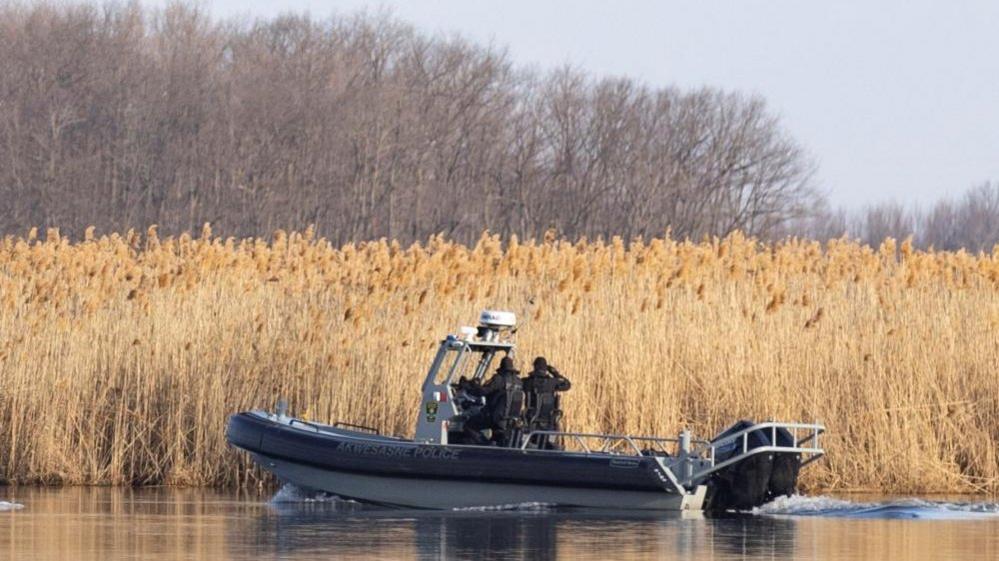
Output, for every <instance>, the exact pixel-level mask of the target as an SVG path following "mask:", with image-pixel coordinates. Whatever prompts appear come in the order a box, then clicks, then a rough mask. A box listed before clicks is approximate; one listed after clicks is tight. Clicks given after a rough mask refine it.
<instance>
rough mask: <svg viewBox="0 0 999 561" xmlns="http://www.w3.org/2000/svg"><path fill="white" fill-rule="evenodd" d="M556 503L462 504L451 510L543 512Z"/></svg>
mask: <svg viewBox="0 0 999 561" xmlns="http://www.w3.org/2000/svg"><path fill="white" fill-rule="evenodd" d="M553 507H554V505H552V504H549V503H533V502H532V503H514V504H505V505H490V506H460V507H455V508H452V509H451V510H455V511H460V512H492V511H500V510H513V511H524V512H543V511H546V510H551V509H552V508H553Z"/></svg>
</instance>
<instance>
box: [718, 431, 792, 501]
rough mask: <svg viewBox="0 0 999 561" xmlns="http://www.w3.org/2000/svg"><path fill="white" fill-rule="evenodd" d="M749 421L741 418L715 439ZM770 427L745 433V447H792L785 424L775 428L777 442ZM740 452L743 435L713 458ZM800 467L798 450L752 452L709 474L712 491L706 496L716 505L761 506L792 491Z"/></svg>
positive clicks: (723, 458) (724, 457) (729, 433)
mask: <svg viewBox="0 0 999 561" xmlns="http://www.w3.org/2000/svg"><path fill="white" fill-rule="evenodd" d="M753 424H754V423H753V422H752V421H748V420H742V421H739V422H737V423H735V424H734V425H732V426H731V427H729V428H728V429H726V430H725V431H724V432H722V433H721V434H719V435H718V436H716V437H715V438H714V440H713V442H717V441H719V440H721V439H723V438H725V437H726V436H729V435H731V434H735V433H737V432H740V431H742V430H745V429H747V428H749V427H751V426H753ZM772 435H773V433H772V432H771V430H770V429H760V430H756V431H753V432H751V433H749V434H748V435H747V440H746V449H747V450H752V449H753V448H759V447H761V446H771V445H776V446H787V447H794V446H795V445H796V443H795V442H794V437H793V436H792V435H791V433H790V432H789V431H788V430H787V429H784V428H778V429H777V442H773V443H772V442H771V441H770V440H771V437H772ZM741 453H742V439H736V440H734V441H732V442H729V443H727V444H725V445H724V446H721V447H718V448H717V449H716V450H715V462H716V463H720V462H724V461H726V460H728V459H731V458H734V457H735V456H737V455H739V454H741ZM800 469H801V454H793V453H787V452H782V453H770V454H755V455H752V456H749V457H748V458H746V459H744V460H742V461H741V462H736V463H735V464H733V465H731V466H729V467H728V468H726V469H723V470H721V471H719V472H718V473H716V474H715V475H713V476H712V480H711V485H710V487H711V492H710V496H709V498H708V500H709V502H710V504H711V506H712V507H713V508H716V509H726V508H735V509H745V508H753V507H756V506H760V505H762V504H764V503H766V502H768V501H770V500H772V499H774V498H775V497H779V496H782V495H787V496H790V495H792V494H794V491H795V488H796V486H797V484H798V471H799V470H800Z"/></svg>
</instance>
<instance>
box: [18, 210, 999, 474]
mask: <svg viewBox="0 0 999 561" xmlns="http://www.w3.org/2000/svg"><path fill="white" fill-rule="evenodd" d="M44 237H45V240H44V241H42V240H41V239H40V237H39V236H38V235H37V233H36V232H32V233H30V234H29V235H28V236H26V237H24V238H16V237H8V238H5V239H3V240H0V479H4V480H8V481H21V482H65V483H101V484H141V483H166V484H184V485H202V484H211V485H234V484H247V483H255V482H258V481H259V475H258V474H257V472H255V471H253V470H252V469H251V468H250V467H249V464H248V463H247V460H246V458H245V457H243V456H242V455H241V454H238V453H236V452H234V451H233V450H231V449H229V448H227V446H226V444H225V439H224V434H223V429H224V426H225V420H226V417H227V415H229V414H230V413H233V412H236V411H240V410H243V409H248V408H262V407H271V406H272V405H273V403H274V401H275V399H276V398H277V397H278V396H283V397H285V398H287V399H289V400H290V402H291V404H292V407H293V409H294V411H297V412H298V413H300V414H304V415H307V416H308V417H310V418H312V419H316V420H321V421H329V420H332V419H341V420H348V421H353V422H357V423H362V424H367V425H374V426H377V427H379V428H381V429H382V430H384V431H388V432H393V433H399V434H410V433H411V431H412V425H413V421H414V415H415V414H416V411H417V404H418V400H419V395H418V392H419V384H420V382H421V380H422V378H423V375H424V373H425V369H426V367H427V365H428V363H429V360H430V358H431V356H432V354H433V352H434V349H435V346H436V343H437V341H438V340H439V338H440V337H441V336H442V335H443V334H445V333H447V332H454V331H456V329H457V328H458V326H460V325H461V324H464V323H469V322H474V320H475V318H476V317H477V313H478V311H479V310H480V309H482V308H503V309H509V310H513V311H515V312H517V313H518V315H519V317H520V318H521V328H520V331H519V334H518V338H519V343H520V354H519V359H518V360H519V363H520V365H521V366H522V367H523V366H525V365H526V364H527V362H528V361H529V359H530V358H531V357H533V356H534V355H535V354H542V353H543V354H544V355H546V356H547V357H548V358H549V360H550V361H551V362H553V363H554V364H555V365H557V366H558V367H559V368H560V370H561V371H562V372H564V373H565V374H567V375H568V376H570V377H571V379H572V380H573V389H572V391H571V392H570V393H569V394H568V396H567V398H566V400H565V408H566V419H567V424H568V426H569V428H571V429H579V430H588V431H613V432H629V433H646V434H648V433H654V434H675V433H676V432H677V431H679V430H680V428H681V427H683V426H690V427H692V428H694V429H695V430H696V431H698V432H699V433H702V434H709V433H713V432H714V431H716V430H718V429H720V428H722V427H723V426H725V425H726V424H727V423H729V422H731V421H733V420H735V419H737V418H740V417H749V418H754V419H770V418H775V419H794V420H808V421H810V420H815V419H817V420H820V421H822V422H824V423H826V424H827V426H828V427H829V433H828V435H827V437H826V438H825V441H824V444H825V446H826V447H827V449H828V452H829V456H828V457H827V458H826V459H825V460H823V461H822V462H820V463H818V464H816V465H815V466H814V467H811V468H809V469H808V470H807V474H806V476H805V483H806V485H807V487H808V488H809V489H812V490H816V489H823V490H847V489H864V490H877V491H884V492H906V493H913V492H990V493H996V492H997V491H999V456H997V450H999V447H997V441H999V403H997V400H999V372H997V366H999V337H997V326H999V252H997V253H993V254H992V255H969V254H967V253H964V252H956V253H953V252H922V251H916V250H914V249H913V248H912V247H911V245H910V244H903V245H902V247H900V248H899V247H896V243H895V241H893V240H886V241H885V242H884V244H882V246H881V247H880V248H877V249H872V248H869V247H866V246H861V245H858V244H856V243H852V242H848V241H845V240H840V241H832V242H829V243H828V244H826V245H822V244H819V243H815V242H809V241H794V240H792V241H788V242H784V243H779V244H775V245H767V244H762V243H759V242H757V241H754V240H750V239H746V238H744V237H743V236H741V235H739V234H734V235H731V236H729V237H727V238H725V239H720V240H719V239H715V240H709V241H705V242H703V243H690V242H679V241H676V240H671V239H653V240H645V241H642V240H634V241H632V242H630V243H625V242H624V241H622V240H620V239H614V240H611V241H610V242H602V241H596V242H586V241H580V242H577V243H572V242H568V241H560V240H556V239H554V237H553V236H548V237H547V238H546V239H545V240H541V241H530V242H526V243H524V242H518V241H517V240H511V241H510V242H509V243H505V244H501V242H500V241H499V240H498V239H497V238H495V237H491V236H488V235H483V237H482V238H481V240H480V241H479V242H478V244H476V245H475V247H465V246H462V245H458V244H454V243H450V242H447V241H445V240H443V239H440V238H434V239H431V240H429V241H428V242H427V243H425V244H418V245H412V246H410V247H402V246H400V244H398V243H396V242H387V241H376V242H370V243H361V244H354V245H347V246H345V247H341V248H336V247H332V246H331V245H330V244H329V243H327V242H326V241H324V240H317V239H313V235H312V232H311V230H309V231H306V232H305V233H302V234H299V233H294V234H285V233H282V232H278V233H277V234H276V235H275V237H274V240H273V241H272V242H267V241H264V240H259V239H251V240H232V239H219V238H216V237H213V236H212V234H211V232H210V230H209V229H208V228H206V229H205V231H204V232H203V233H202V235H201V237H199V238H192V237H189V236H181V237H180V238H172V239H163V240H161V239H159V238H158V236H157V234H156V231H155V228H151V229H150V230H149V231H148V232H147V233H146V234H145V235H138V234H136V233H134V232H129V233H128V234H126V235H111V236H102V237H97V236H95V235H94V234H93V232H88V233H87V235H86V236H85V240H84V241H82V242H78V243H70V242H69V241H67V240H65V239H61V238H60V237H59V235H58V232H55V231H50V232H48V234H47V235H46V236H44Z"/></svg>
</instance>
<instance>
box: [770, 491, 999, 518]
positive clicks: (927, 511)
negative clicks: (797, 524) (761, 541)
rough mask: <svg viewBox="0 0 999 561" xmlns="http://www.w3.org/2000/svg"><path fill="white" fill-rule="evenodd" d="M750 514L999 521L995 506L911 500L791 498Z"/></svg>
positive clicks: (998, 507)
mask: <svg viewBox="0 0 999 561" xmlns="http://www.w3.org/2000/svg"><path fill="white" fill-rule="evenodd" d="M752 512H753V514H759V515H764V516H825V517H836V518H884V519H929V520H962V519H977V518H999V503H962V502H946V501H931V500H926V499H914V498H913V499H895V500H888V501H882V502H859V501H856V502H855V501H848V500H843V499H836V498H832V497H823V496H818V497H805V496H801V495H795V496H792V497H779V498H777V499H774V500H773V501H771V502H769V503H767V504H765V505H763V506H760V507H756V508H754V509H753V510H752Z"/></svg>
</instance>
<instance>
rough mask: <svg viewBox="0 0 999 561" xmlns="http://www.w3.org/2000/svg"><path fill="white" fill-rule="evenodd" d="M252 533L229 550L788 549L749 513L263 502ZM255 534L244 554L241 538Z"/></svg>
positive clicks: (549, 553)
mask: <svg viewBox="0 0 999 561" xmlns="http://www.w3.org/2000/svg"><path fill="white" fill-rule="evenodd" d="M271 509H272V513H271V514H272V515H270V516H261V517H259V518H258V519H257V521H256V524H255V526H254V527H253V528H252V529H249V530H247V529H246V528H233V529H232V531H231V533H230V537H231V539H230V542H231V543H233V544H237V550H236V551H232V552H231V553H233V554H234V556H239V555H242V554H247V553H250V554H253V555H254V556H266V555H267V554H269V553H270V552H273V553H275V554H277V556H278V557H282V558H298V557H302V558H305V557H310V556H312V555H318V554H320V553H321V552H322V551H324V550H325V551H328V549H327V548H328V547H329V546H330V544H335V547H336V551H337V553H338V555H342V556H346V557H365V556H367V555H371V554H372V551H373V549H372V547H373V545H372V544H377V551H378V552H379V554H380V555H385V556H389V557H398V558H419V559H463V558H473V557H484V558H488V559H503V560H519V559H580V558H602V557H604V556H605V555H607V553H608V552H613V553H614V556H615V557H617V558H621V559H629V558H684V557H689V556H691V555H696V554H703V553H704V552H706V551H714V552H715V553H716V554H717V555H718V556H719V558H725V559H729V558H731V559H772V558H783V557H788V556H790V555H791V554H792V553H793V551H794V543H795V522H794V521H792V520H786V519H774V518H762V517H757V516H747V515H741V516H726V517H713V518H705V517H703V516H701V515H697V514H694V515H692V514H686V515H683V516H681V515H679V514H663V513H640V512H638V513H636V512H594V511H579V510H553V509H544V510H516V511H483V512H474V511H471V512H470V511H462V512H435V511H405V510H389V509H380V508H373V507H365V506H361V505H357V504H354V503H344V502H338V501H337V502H320V503H302V504H278V505H271ZM246 534H249V535H252V536H255V540H254V547H255V548H256V549H255V550H253V551H248V550H247V549H245V545H246V544H245V542H243V541H241V540H240V537H241V536H244V535H246Z"/></svg>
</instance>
